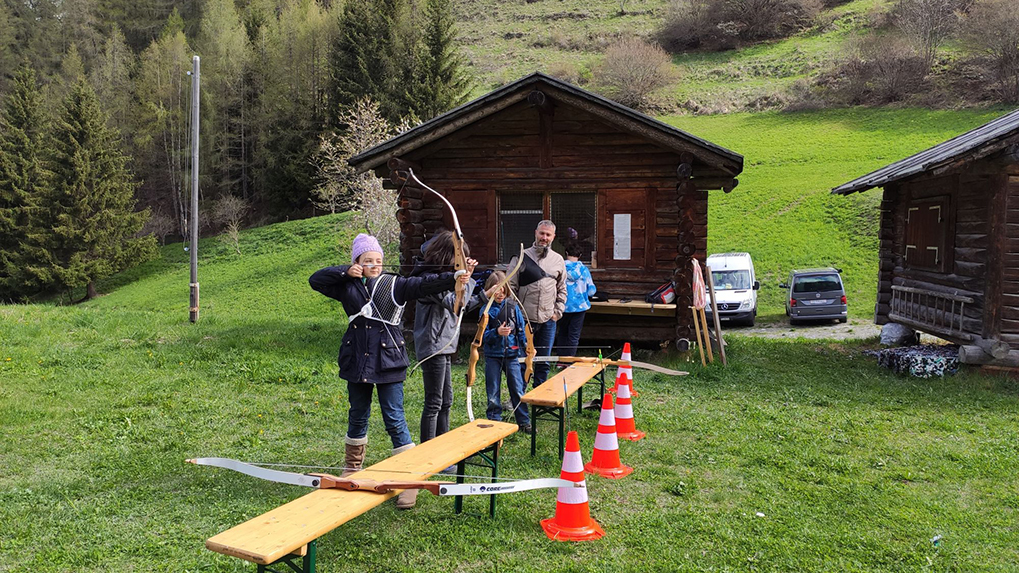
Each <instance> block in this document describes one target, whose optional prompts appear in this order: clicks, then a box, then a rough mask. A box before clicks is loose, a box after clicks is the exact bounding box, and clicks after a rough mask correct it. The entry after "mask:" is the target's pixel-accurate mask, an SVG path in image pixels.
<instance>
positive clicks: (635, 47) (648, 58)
mask: <svg viewBox="0 0 1019 573" xmlns="http://www.w3.org/2000/svg"><path fill="white" fill-rule="evenodd" d="M670 61H671V59H670V58H669V55H668V54H666V53H665V50H663V49H662V48H660V47H659V46H656V45H654V44H649V43H647V42H645V41H644V40H641V39H640V38H624V39H623V40H620V41H618V42H616V43H615V44H613V45H611V46H609V49H608V50H606V51H605V59H604V60H603V61H602V63H601V65H600V66H599V67H598V68H597V70H596V71H595V77H596V79H597V82H598V84H599V87H600V88H601V89H602V91H604V92H605V95H607V96H608V97H610V98H612V99H614V100H615V101H617V102H619V103H621V104H623V105H625V106H628V107H632V108H634V109H645V108H646V107H647V106H648V104H649V103H650V99H649V98H650V96H651V94H652V92H654V91H655V90H657V89H658V88H661V87H663V86H665V85H666V84H668V82H669V80H670V71H669V62H670Z"/></svg>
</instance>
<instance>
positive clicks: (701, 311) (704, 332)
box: [697, 308, 715, 363]
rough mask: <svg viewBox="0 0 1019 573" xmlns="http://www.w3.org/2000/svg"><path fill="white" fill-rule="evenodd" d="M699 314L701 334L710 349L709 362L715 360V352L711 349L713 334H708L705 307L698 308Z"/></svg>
mask: <svg viewBox="0 0 1019 573" xmlns="http://www.w3.org/2000/svg"><path fill="white" fill-rule="evenodd" d="M697 312H698V314H700V317H701V335H702V336H704V348H705V349H707V351H708V362H712V363H713V362H714V361H715V353H714V351H712V350H711V335H709V334H708V317H707V316H705V314H704V309H703V308H700V309H697Z"/></svg>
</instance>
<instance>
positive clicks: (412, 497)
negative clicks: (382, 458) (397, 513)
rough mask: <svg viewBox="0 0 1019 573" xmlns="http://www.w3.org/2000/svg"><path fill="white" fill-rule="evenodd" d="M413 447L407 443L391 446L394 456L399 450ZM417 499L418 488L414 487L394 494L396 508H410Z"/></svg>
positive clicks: (404, 450) (402, 450)
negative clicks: (397, 446)
mask: <svg viewBox="0 0 1019 573" xmlns="http://www.w3.org/2000/svg"><path fill="white" fill-rule="evenodd" d="M413 447H414V444H407V445H406V446H400V447H399V448H393V455H394V456H395V455H396V454H399V453H401V452H406V451H407V450H409V449H411V448H413ZM417 500H418V490H416V489H405V490H403V491H402V492H400V494H399V495H397V496H396V509H410V508H412V507H414V504H416V503H417Z"/></svg>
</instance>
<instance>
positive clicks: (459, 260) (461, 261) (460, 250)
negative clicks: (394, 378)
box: [407, 168, 467, 372]
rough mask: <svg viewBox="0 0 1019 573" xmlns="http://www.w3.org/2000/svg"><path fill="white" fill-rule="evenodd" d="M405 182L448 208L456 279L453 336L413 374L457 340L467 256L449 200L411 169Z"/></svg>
mask: <svg viewBox="0 0 1019 573" xmlns="http://www.w3.org/2000/svg"><path fill="white" fill-rule="evenodd" d="M407 180H408V181H410V180H413V181H414V182H415V183H417V184H418V185H419V186H421V188H422V189H424V190H426V191H429V192H431V193H432V194H433V195H435V196H436V197H438V198H439V199H441V200H442V202H443V203H445V204H446V207H448V208H449V213H450V215H452V217H453V276H455V277H456V278H457V279H458V280H457V281H456V283H455V284H454V286H453V292H454V294H455V298H454V299H453V314H455V315H456V326H455V327H454V328H453V336H452V337H450V339H449V342H447V343H446V345H445V346H443V347H442V348H440V349H438V350H437V351H435V352H434V353H432V355H431V356H429V357H428V358H425V359H424V360H419V361H418V363H417V364H415V365H414V367H413V368H411V369H410V371H411V372H413V371H414V370H417V369H418V367H419V366H421V364H423V363H424V362H426V361H428V360H431V359H432V358H434V357H436V356H438V355H439V354H441V353H442V351H443V350H445V349H447V348H449V345H450V344H452V343H453V341H454V340H456V339H458V338H459V334H460V324H461V323H463V317H464V309H465V308H466V307H467V301H466V300H465V299H466V298H467V297H466V296H465V295H466V292H465V291H466V286H467V285H465V284H463V283H462V282H460V281H459V278H460V275H462V274H463V273H466V272H467V256H466V255H465V254H464V234H463V231H462V230H461V229H460V219H458V218H457V216H456V209H454V208H453V204H452V203H450V202H449V200H448V199H446V198H445V197H444V196H443V195H442V193H439V192H438V191H436V190H435V189H432V188H431V187H429V186H427V185H425V184H424V182H422V181H421V180H420V179H418V176H417V175H414V170H413V169H409V168H408V169H407Z"/></svg>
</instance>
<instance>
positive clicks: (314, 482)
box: [185, 458, 582, 496]
mask: <svg viewBox="0 0 1019 573" xmlns="http://www.w3.org/2000/svg"><path fill="white" fill-rule="evenodd" d="M185 461H186V462H187V463H190V464H196V465H200V466H211V467H217V468H223V469H228V470H233V471H235V472H239V473H242V474H244V475H249V476H251V477H256V478H259V479H264V480H267V481H272V482H277V483H287V484H291V485H302V486H306V487H313V488H318V489H343V490H346V491H363V492H368V493H389V492H392V491H398V490H404V489H426V490H428V491H430V492H432V493H433V494H435V495H440V496H449V495H492V494H496V493H513V492H518V491H528V490H532V489H541V488H546V487H582V484H581V483H578V482H572V481H569V480H565V479H559V478H539V479H528V480H517V481H507V482H503V483H484V484H472V483H460V484H457V483H450V482H441V481H426V480H402V481H401V480H385V481H376V480H373V479H366V478H362V479H357V478H351V477H346V478H341V477H337V476H334V475H329V474H298V473H293V472H284V471H280V470H270V469H266V468H261V467H258V466H256V465H252V464H248V463H245V462H242V461H238V460H233V459H230V458H194V459H190V460H185Z"/></svg>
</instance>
